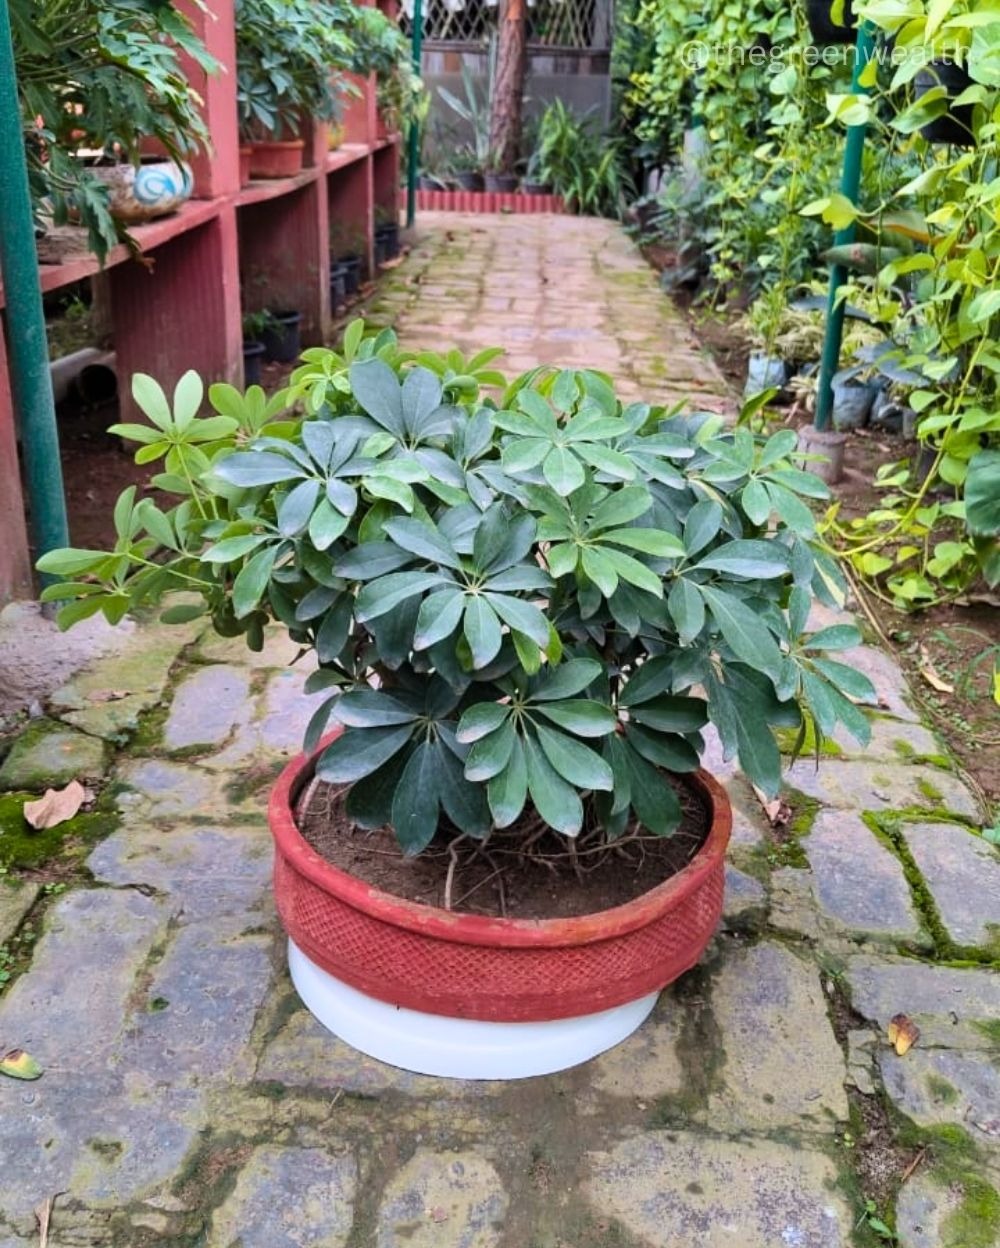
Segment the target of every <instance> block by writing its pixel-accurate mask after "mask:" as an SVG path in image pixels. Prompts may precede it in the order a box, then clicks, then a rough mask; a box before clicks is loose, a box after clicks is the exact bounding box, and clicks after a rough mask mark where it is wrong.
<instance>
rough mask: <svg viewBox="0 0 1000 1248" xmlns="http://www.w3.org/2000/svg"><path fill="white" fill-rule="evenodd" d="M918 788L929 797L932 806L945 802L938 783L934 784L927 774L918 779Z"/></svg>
mask: <svg viewBox="0 0 1000 1248" xmlns="http://www.w3.org/2000/svg"><path fill="white" fill-rule="evenodd" d="M917 788H918V789H919V790H920V792H921V794H922V795H923V796H924V797H926V798H927V800H928V801H929V802H930V803H931V805H932V806H940V805H941V804H942V803H943V802H944V794H943V793H942V792H941V790H940V789H939V788H938V787H937V785H935V784H932V783H931V781H930V780H928V779H927V777H926V776H921V777H920V778H919V779H918V780H917Z"/></svg>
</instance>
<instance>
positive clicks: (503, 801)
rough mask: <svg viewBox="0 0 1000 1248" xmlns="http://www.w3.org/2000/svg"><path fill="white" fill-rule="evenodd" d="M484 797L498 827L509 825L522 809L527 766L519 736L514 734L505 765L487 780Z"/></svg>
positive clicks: (525, 799) (525, 793)
mask: <svg viewBox="0 0 1000 1248" xmlns="http://www.w3.org/2000/svg"><path fill="white" fill-rule="evenodd" d="M486 797H487V801H488V802H489V806H490V811H491V812H492V814H493V821H494V823H495V824H496V826H497V827H498V828H507V827H510V825H511V824H512V823H513V822H514V821H515V820H516V819H517V818H518V816H519V815H520V814H521V811H522V810H523V809H524V803H525V802H526V801H527V800H528V766H527V762H526V760H525V757H524V746H523V745H522V744H521V738H520V737H518V736H515V738H514V746H513V748H512V749H511V752H510V759H509V761H508V763H507V766H506V767H505V768H504V769H503V771H501V772H500V773H499V774H497V775H495V776H494V777H493V779H492V780H491V781H490V782H489V785H488V786H487V789H486Z"/></svg>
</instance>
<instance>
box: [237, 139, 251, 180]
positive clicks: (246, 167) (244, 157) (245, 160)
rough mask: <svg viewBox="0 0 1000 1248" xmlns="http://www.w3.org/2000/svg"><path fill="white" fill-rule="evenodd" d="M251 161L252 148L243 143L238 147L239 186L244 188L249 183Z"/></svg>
mask: <svg viewBox="0 0 1000 1248" xmlns="http://www.w3.org/2000/svg"><path fill="white" fill-rule="evenodd" d="M252 159H253V148H252V147H251V146H250V144H249V143H245V144H243V145H242V146H241V147H240V186H246V184H247V183H248V182H249V181H250V163H251V161H252Z"/></svg>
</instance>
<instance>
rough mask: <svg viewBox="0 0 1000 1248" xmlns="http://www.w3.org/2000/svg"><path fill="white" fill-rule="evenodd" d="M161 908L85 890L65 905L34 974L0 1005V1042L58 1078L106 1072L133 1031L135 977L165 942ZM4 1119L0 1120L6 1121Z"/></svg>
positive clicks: (49, 928) (41, 944) (63, 900)
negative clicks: (63, 1073)
mask: <svg viewBox="0 0 1000 1248" xmlns="http://www.w3.org/2000/svg"><path fill="white" fill-rule="evenodd" d="M165 922H166V912H165V908H164V905H163V903H162V902H160V901H158V900H157V899H155V898H152V897H144V896H143V895H142V894H141V893H139V892H135V891H133V890H121V891H119V890H116V889H79V890H77V891H75V892H71V893H67V894H65V895H64V896H62V897H60V898H59V900H58V901H57V902H56V904H55V905H54V906H53V908H52V910H51V911H50V912H49V914H48V917H47V919H46V924H45V932H44V934H43V935H42V937H41V939H40V940H39V941H38V943H37V945H36V946H35V951H34V956H33V958H32V962H31V968H30V970H29V971H28V973H27V974H26V975H22V976H21V977H20V978H19V979H18V980H17V982H16V983H15V984H14V986H13V988H11V990H10V992H9V993H8V994H7V995H6V997H4V998H3V1000H2V1001H0V1035H3V1037H4V1039H5V1040H6V1041H9V1043H10V1045H11V1046H17V1047H19V1048H23V1049H27V1050H28V1052H29V1053H32V1054H33V1055H34V1056H35V1057H36V1058H37V1059H38V1060H39V1061H40V1062H41V1063H42V1065H43V1066H44V1067H45V1070H46V1075H48V1074H49V1073H51V1072H53V1071H59V1070H62V1071H72V1072H73V1075H74V1077H75V1078H77V1079H84V1078H86V1077H87V1076H89V1074H91V1073H94V1072H99V1071H105V1070H106V1069H107V1064H108V1060H109V1050H110V1049H111V1048H112V1047H113V1045H114V1044H115V1042H116V1041H117V1040H118V1038H119V1036H120V1034H121V1032H122V1030H123V1029H124V1028H125V1027H126V1026H127V1025H128V1023H127V1019H128V1004H129V999H130V997H131V994H132V990H133V984H134V981H135V977H136V975H137V974H138V973H139V970H140V969H141V967H142V966H143V965H144V963H145V962H146V959H147V957H148V955H149V951H150V949H151V948H152V946H153V945H154V943H155V942H156V940H157V938H158V937H159V936H160V935H161V934H162V930H163V926H164V924H165ZM0 1117H2V1115H0Z"/></svg>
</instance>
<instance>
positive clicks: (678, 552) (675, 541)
mask: <svg viewBox="0 0 1000 1248" xmlns="http://www.w3.org/2000/svg"><path fill="white" fill-rule="evenodd" d="M601 541H602V542H613V543H614V545H616V546H628V547H630V548H631V549H632V550H640V551H642V553H643V554H645V555H655V556H657V557H658V558H660V559H683V557H684V556H685V555H686V554H687V551H686V550H685V548H684V543H683V542H682V541H681V539H680V538H679V537H675V536H674V535H673V533H667V532H665V531H664V530H663V529H612V530H611V532H610V533H602V534H601Z"/></svg>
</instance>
